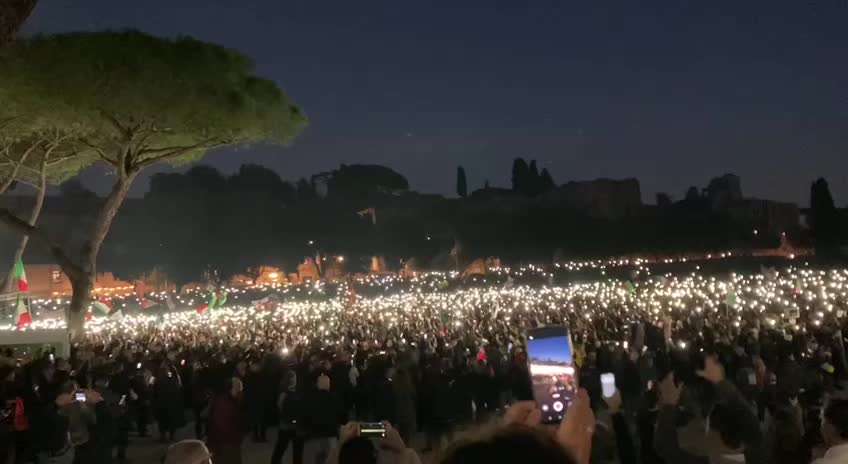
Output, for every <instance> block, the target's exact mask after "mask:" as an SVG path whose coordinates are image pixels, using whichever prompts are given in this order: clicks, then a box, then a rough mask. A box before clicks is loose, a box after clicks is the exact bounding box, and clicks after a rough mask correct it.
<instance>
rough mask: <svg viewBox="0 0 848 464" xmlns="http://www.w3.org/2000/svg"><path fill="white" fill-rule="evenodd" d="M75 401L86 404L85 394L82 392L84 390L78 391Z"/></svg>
mask: <svg viewBox="0 0 848 464" xmlns="http://www.w3.org/2000/svg"><path fill="white" fill-rule="evenodd" d="M74 399H75V400H76V401H79V402H81V403H84V402H85V392H84V391H82V390H79V391H77V392H76V394H75V395H74Z"/></svg>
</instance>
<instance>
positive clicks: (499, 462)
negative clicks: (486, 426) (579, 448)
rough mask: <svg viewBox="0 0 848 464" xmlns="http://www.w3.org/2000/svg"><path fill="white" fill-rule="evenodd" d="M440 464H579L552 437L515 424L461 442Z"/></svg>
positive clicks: (458, 442)
mask: <svg viewBox="0 0 848 464" xmlns="http://www.w3.org/2000/svg"><path fill="white" fill-rule="evenodd" d="M438 462H439V463H440V464H515V463H520V462H526V463H531V462H532V463H534V464H537V463H538V464H549V463H550V464H575V463H576V461H575V460H574V459H573V458H572V457H571V456H570V455H569V453H568V452H567V451H566V450H565V448H563V447H562V445H560V444H559V443H558V442H556V441H555V440H554V438H553V436H552V435H550V434H546V433H544V431H540V430H537V429H534V428H531V427H526V426H521V425H512V426H509V427H502V428H497V429H494V430H492V431H489V432H485V433H482V434H478V435H473V436H471V437H469V438H466V439H463V440H459V441H457V442H455V443H454V444H452V445H451V446H450V447H448V449H447V450H445V453H444V455H443V456H442V458H441V459H440V460H439V461H438Z"/></svg>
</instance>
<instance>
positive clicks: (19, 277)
mask: <svg viewBox="0 0 848 464" xmlns="http://www.w3.org/2000/svg"><path fill="white" fill-rule="evenodd" d="M15 281H16V282H17V283H18V291H19V292H25V291H27V290H29V283H28V282H27V277H26V271H25V270H24V262H23V261H21V260H20V259H19V260H18V261H17V262H16V263H15Z"/></svg>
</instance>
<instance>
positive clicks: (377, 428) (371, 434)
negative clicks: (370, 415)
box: [359, 422, 386, 438]
mask: <svg viewBox="0 0 848 464" xmlns="http://www.w3.org/2000/svg"><path fill="white" fill-rule="evenodd" d="M359 436H360V437H365V438H383V437H385V436H386V426H385V425H383V423H382V422H360V423H359Z"/></svg>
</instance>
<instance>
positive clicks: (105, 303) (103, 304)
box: [94, 298, 112, 314]
mask: <svg viewBox="0 0 848 464" xmlns="http://www.w3.org/2000/svg"><path fill="white" fill-rule="evenodd" d="M94 307H95V308H96V309H97V310H98V311H100V313H102V314H109V313H111V312H112V302H111V301H109V300H107V299H106V298H101V299H99V300H97V301H95V302H94Z"/></svg>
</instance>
